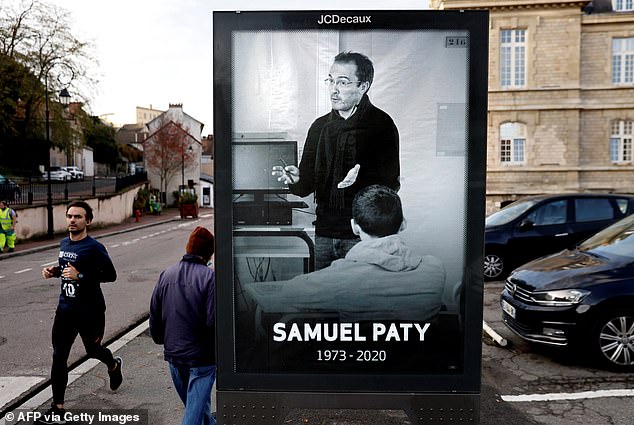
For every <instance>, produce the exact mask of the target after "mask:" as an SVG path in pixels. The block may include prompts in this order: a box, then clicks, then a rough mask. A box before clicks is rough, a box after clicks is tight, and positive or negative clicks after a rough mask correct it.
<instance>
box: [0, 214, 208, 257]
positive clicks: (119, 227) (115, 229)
mask: <svg viewBox="0 0 634 425" xmlns="http://www.w3.org/2000/svg"><path fill="white" fill-rule="evenodd" d="M207 211H210V212H213V209H208V210H207V209H201V210H200V212H201V214H205V213H206V212H207ZM173 220H180V214H179V212H178V208H165V209H163V211H161V214H160V215H152V214H148V215H144V216H142V217H141V218H140V219H139V221H138V222H137V221H136V218H135V217H128V218H127V219H126V220H125V221H123V222H121V223H119V224H111V225H107V226H103V227H90V228H89V230H88V232H89V234H90V236H92V237H94V238H96V239H98V238H100V237H102V236H110V235H116V234H118V233H123V232H128V231H130V230H134V229H139V228H143V227H149V226H155V225H157V224H160V223H165V222H168V221H173ZM66 236H67V234H63V235H55V238H54V239H52V240H51V239H38V240H19V239H18V240H17V241H16V244H15V252H12V253H7V252H6V248H5V252H4V254H0V261H1V260H2V259H3V258H11V257H13V256H17V255H24V254H27V253H29V252H33V251H34V250H41V249H48V248H54V247H57V246H59V242H60V241H61V240H62V239H63V238H65V237H66Z"/></svg>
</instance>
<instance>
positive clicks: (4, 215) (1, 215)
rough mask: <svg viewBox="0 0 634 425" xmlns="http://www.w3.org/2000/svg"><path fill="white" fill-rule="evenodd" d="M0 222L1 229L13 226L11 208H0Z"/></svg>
mask: <svg viewBox="0 0 634 425" xmlns="http://www.w3.org/2000/svg"><path fill="white" fill-rule="evenodd" d="M0 224H1V225H2V230H9V229H10V228H12V227H13V219H12V218H11V208H8V207H7V208H5V209H4V210H0Z"/></svg>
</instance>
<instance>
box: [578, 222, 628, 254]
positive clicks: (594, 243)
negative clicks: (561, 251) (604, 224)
mask: <svg viewBox="0 0 634 425" xmlns="http://www.w3.org/2000/svg"><path fill="white" fill-rule="evenodd" d="M579 249H580V250H581V251H593V252H596V253H597V254H616V255H622V256H626V257H634V216H629V217H627V218H624V219H622V220H620V221H617V222H616V223H615V224H613V225H611V226H610V227H608V228H606V229H604V230H602V231H600V232H599V233H597V234H596V235H594V236H592V237H591V238H589V239H587V240H586V241H585V242H583V243H582V244H581V245H580V246H579Z"/></svg>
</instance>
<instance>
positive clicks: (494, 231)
mask: <svg viewBox="0 0 634 425" xmlns="http://www.w3.org/2000/svg"><path fill="white" fill-rule="evenodd" d="M632 212H634V196H628V195H616V194H596V193H580V194H561V195H543V196H531V197H527V198H523V199H520V200H518V201H515V202H513V203H512V204H510V205H508V206H506V207H504V208H502V209H501V210H500V211H498V212H496V213H494V214H491V215H490V216H489V217H487V219H486V225H485V248H484V252H485V254H484V278H485V279H486V280H499V279H503V278H504V277H506V275H508V274H509V273H510V272H511V271H512V270H513V269H514V268H516V267H518V266H520V265H522V264H524V263H526V262H528V261H531V260H534V259H535V258H538V257H542V256H544V255H548V254H553V253H555V252H559V251H561V250H563V249H567V248H574V247H575V246H576V245H577V244H578V243H579V242H581V241H583V240H584V239H586V238H588V237H590V236H592V235H594V234H595V233H597V232H598V231H599V230H601V229H603V228H605V227H607V226H609V225H610V224H612V223H614V222H616V221H618V220H620V219H621V218H623V217H625V216H627V215H629V214H631V213H632Z"/></svg>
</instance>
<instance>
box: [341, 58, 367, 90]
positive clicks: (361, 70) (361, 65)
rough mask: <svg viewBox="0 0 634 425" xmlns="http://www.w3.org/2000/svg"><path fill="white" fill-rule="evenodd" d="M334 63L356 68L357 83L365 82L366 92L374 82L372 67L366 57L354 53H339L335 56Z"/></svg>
mask: <svg viewBox="0 0 634 425" xmlns="http://www.w3.org/2000/svg"><path fill="white" fill-rule="evenodd" d="M335 62H339V63H353V64H355V65H356V66H357V78H358V79H359V81H361V82H364V81H367V82H368V83H369V84H368V90H369V89H370V86H371V85H372V81H373V80H374V65H372V61H371V60H370V58H368V57H367V56H366V55H364V54H362V53H356V52H341V53H339V54H338V55H337V56H335Z"/></svg>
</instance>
